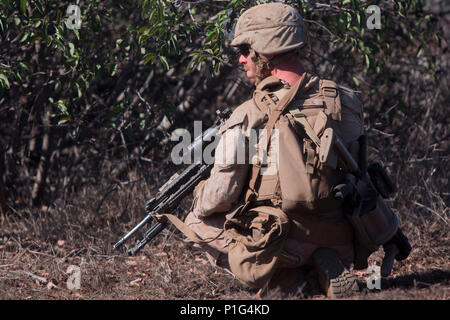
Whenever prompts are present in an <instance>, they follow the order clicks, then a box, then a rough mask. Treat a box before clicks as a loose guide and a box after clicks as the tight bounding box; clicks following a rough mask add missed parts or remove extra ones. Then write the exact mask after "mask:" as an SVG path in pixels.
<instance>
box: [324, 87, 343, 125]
mask: <svg viewBox="0 0 450 320" xmlns="http://www.w3.org/2000/svg"><path fill="white" fill-rule="evenodd" d="M319 90H320V94H321V96H322V98H323V100H324V102H325V105H326V109H325V110H326V112H327V114H330V115H331V119H333V120H337V121H341V120H342V111H341V99H340V98H339V94H338V86H337V84H336V82H334V81H331V80H320V81H319Z"/></svg>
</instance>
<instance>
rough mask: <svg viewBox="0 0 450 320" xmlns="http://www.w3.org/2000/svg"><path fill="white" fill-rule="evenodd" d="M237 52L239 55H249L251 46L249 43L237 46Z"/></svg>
mask: <svg viewBox="0 0 450 320" xmlns="http://www.w3.org/2000/svg"><path fill="white" fill-rule="evenodd" d="M237 52H238V54H239V55H243V56H244V57H247V56H248V55H249V54H250V46H249V45H248V44H243V45H240V46H238V47H237Z"/></svg>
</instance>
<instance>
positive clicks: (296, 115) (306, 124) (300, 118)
mask: <svg viewBox="0 0 450 320" xmlns="http://www.w3.org/2000/svg"><path fill="white" fill-rule="evenodd" d="M289 113H290V114H292V115H293V116H294V120H295V121H297V122H299V123H300V124H301V125H302V127H303V129H304V130H305V133H306V134H307V135H308V137H309V138H310V139H311V140H312V141H313V142H314V144H315V145H316V146H317V147H319V148H320V138H319V137H318V136H317V134H316V132H315V131H314V129H313V127H311V125H310V124H309V122H308V120H306V115H304V114H303V113H301V111H300V110H299V109H291V110H289Z"/></svg>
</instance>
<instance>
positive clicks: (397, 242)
mask: <svg viewBox="0 0 450 320" xmlns="http://www.w3.org/2000/svg"><path fill="white" fill-rule="evenodd" d="M383 249H384V258H383V262H382V264H381V276H383V277H387V276H388V275H389V274H390V273H391V270H392V266H393V264H394V258H395V260H397V261H402V260H404V259H406V258H407V257H408V256H409V254H410V253H411V250H412V247H411V245H410V243H409V241H408V238H407V237H406V236H405V235H404V234H403V232H402V230H401V229H398V230H397V233H396V234H395V235H394V237H392V239H391V240H389V241H388V242H386V243H385V244H383Z"/></svg>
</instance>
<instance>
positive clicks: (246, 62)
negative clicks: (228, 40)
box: [238, 45, 256, 84]
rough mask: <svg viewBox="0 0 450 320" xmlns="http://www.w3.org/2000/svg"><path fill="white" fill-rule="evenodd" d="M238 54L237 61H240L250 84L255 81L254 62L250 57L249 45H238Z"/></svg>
mask: <svg viewBox="0 0 450 320" xmlns="http://www.w3.org/2000/svg"><path fill="white" fill-rule="evenodd" d="M238 50H239V53H240V56H239V63H242V65H243V67H244V70H245V73H246V75H247V77H248V79H249V80H250V82H251V83H252V84H255V81H256V66H255V62H254V61H253V59H252V58H251V50H250V46H248V45H242V46H239V47H238Z"/></svg>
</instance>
